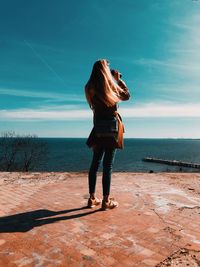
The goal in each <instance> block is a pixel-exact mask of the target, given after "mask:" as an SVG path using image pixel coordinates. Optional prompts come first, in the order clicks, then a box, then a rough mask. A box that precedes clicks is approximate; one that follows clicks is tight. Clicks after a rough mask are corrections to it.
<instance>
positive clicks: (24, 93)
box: [0, 88, 85, 102]
mask: <svg viewBox="0 0 200 267" xmlns="http://www.w3.org/2000/svg"><path fill="white" fill-rule="evenodd" d="M0 95H10V96H19V97H31V98H42V99H46V101H48V100H49V101H51V100H54V101H64V100H65V99H66V101H67V100H68V101H69V100H70V101H78V102H85V98H84V96H80V95H77V94H62V93H54V92H42V91H29V90H20V89H11V88H0Z"/></svg>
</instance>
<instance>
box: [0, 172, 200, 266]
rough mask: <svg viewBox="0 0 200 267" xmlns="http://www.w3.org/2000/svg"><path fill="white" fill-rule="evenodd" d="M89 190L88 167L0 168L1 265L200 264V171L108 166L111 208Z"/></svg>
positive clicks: (98, 190)
mask: <svg viewBox="0 0 200 267" xmlns="http://www.w3.org/2000/svg"><path fill="white" fill-rule="evenodd" d="M87 191H88V189H87V173H67V172H65V173H64V172H62V173H54V172H52V173H27V174H26V173H0V216H1V217H0V266H1V267H2V266H6V267H9V266H26V267H27V266H38V267H39V266H41V267H43V266H52V267H55V266H74V267H76V266H77V267H84V266H95V267H96V266H106V267H107V266H113V267H116V266H139V267H145V266H159V267H160V266H181V267H184V266H200V174H183V173H182V174H175V173H157V174H156V173H152V174H148V173H146V174H145V173H113V176H112V186H111V193H112V195H111V196H112V197H114V198H115V199H116V200H117V201H118V202H119V207H118V208H115V209H113V210H108V211H101V210H100V207H96V208H95V209H88V208H87V207H86V204H87V197H88V195H87ZM96 191H97V196H98V197H102V196H101V193H102V189H101V173H99V176H98V182H97V190H96Z"/></svg>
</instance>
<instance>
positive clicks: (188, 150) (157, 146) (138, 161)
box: [34, 138, 200, 172]
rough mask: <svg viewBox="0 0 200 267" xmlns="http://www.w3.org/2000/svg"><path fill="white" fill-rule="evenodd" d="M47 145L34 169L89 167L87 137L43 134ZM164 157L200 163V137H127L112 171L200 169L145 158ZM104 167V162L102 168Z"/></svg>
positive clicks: (75, 170) (53, 169)
mask: <svg viewBox="0 0 200 267" xmlns="http://www.w3.org/2000/svg"><path fill="white" fill-rule="evenodd" d="M41 139H42V140H43V141H45V142H46V143H47V145H48V154H47V157H46V159H45V161H44V162H43V163H42V164H41V165H40V166H37V167H35V169H34V171H49V172H54V171H55V172H79V171H81V172H82V171H84V172H85V171H86V172H87V171H88V169H89V167H90V163H91V160H92V149H89V148H88V147H87V145H86V138H41ZM145 157H152V158H161V159H166V160H179V161H184V162H192V163H200V139H141V138H130V139H124V149H123V150H121V149H117V151H116V154H115V159H114V165H113V171H116V172H200V169H194V168H188V167H182V166H181V167H180V166H171V165H165V164H159V163H152V162H144V161H143V158H145ZM101 170H102V166H101V167H100V169H99V171H101Z"/></svg>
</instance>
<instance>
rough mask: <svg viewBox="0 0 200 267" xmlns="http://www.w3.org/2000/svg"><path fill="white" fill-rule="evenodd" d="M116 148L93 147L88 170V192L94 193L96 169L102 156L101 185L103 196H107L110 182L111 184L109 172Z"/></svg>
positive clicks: (110, 171) (110, 172)
mask: <svg viewBox="0 0 200 267" xmlns="http://www.w3.org/2000/svg"><path fill="white" fill-rule="evenodd" d="M115 151H116V149H110V148H99V149H94V151H93V159H92V163H91V166H90V170H89V176H88V180H89V193H90V194H92V193H95V188H96V180H97V171H98V168H99V165H100V162H101V159H102V157H103V155H104V157H103V177H102V186H103V196H108V195H109V194H110V184H111V174H112V166H113V162H114V158H115Z"/></svg>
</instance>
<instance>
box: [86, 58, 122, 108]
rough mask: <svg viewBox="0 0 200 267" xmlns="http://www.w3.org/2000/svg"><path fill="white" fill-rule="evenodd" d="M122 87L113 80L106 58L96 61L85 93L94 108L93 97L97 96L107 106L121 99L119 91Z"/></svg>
mask: <svg viewBox="0 0 200 267" xmlns="http://www.w3.org/2000/svg"><path fill="white" fill-rule="evenodd" d="M121 91H122V89H121V88H120V87H119V86H118V85H117V84H116V82H115V81H114V80H113V76H112V74H111V72H110V68H109V67H108V61H107V60H106V59H101V60H98V61H96V62H95V63H94V65H93V69H92V73H91V75H90V78H89V80H88V82H87V84H86V85H85V95H86V99H87V101H88V104H89V105H90V107H91V108H93V98H94V96H96V97H97V98H98V99H99V100H100V101H102V102H103V103H104V104H105V105H106V106H107V107H110V106H113V105H115V104H116V103H117V102H119V101H120V98H119V93H120V92H121Z"/></svg>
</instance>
